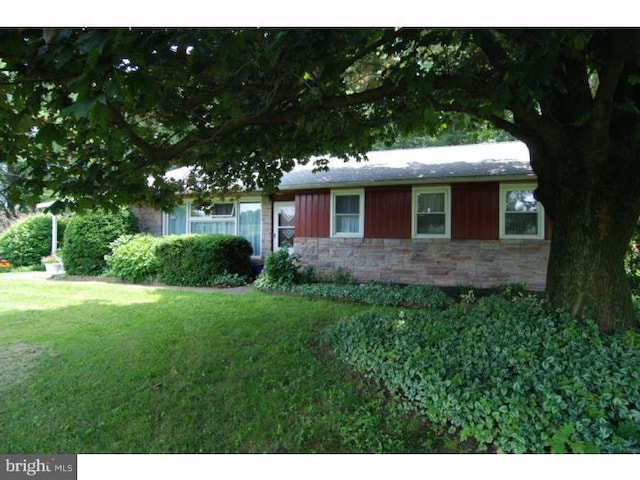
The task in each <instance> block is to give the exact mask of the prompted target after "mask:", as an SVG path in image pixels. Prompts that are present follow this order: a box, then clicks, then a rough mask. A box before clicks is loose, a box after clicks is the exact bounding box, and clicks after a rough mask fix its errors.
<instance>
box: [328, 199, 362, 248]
mask: <svg viewBox="0 0 640 480" xmlns="http://www.w3.org/2000/svg"><path fill="white" fill-rule="evenodd" d="M331 236H332V237H360V238H361V237H363V236H364V190H333V191H332V192H331Z"/></svg>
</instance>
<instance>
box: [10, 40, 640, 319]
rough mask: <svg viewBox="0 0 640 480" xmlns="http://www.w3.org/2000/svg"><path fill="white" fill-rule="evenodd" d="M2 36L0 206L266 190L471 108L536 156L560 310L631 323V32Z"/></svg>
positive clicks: (637, 54)
mask: <svg viewBox="0 0 640 480" xmlns="http://www.w3.org/2000/svg"><path fill="white" fill-rule="evenodd" d="M0 44H1V45H2V47H3V49H2V52H3V54H2V60H1V62H2V63H0V69H1V71H2V76H1V79H0V89H1V91H2V95H1V96H0V129H2V130H1V135H2V144H1V148H2V150H1V152H2V153H1V155H2V158H3V159H4V161H5V162H6V164H7V165H8V167H9V168H10V170H11V172H12V176H11V177H9V178H10V179H12V180H11V181H10V182H9V183H8V189H7V198H8V199H9V200H11V201H14V202H15V201H17V200H19V199H22V200H24V199H34V198H37V197H38V196H40V195H41V194H42V193H43V192H44V191H46V190H50V191H51V192H52V193H54V194H55V195H56V197H57V198H59V199H60V200H61V201H64V202H68V203H71V204H72V205H74V206H79V207H83V206H84V207H86V206H95V205H105V204H107V205H108V204H110V203H111V204H121V203H129V202H142V201H146V202H149V203H152V204H155V205H158V206H161V207H168V206H169V205H171V203H172V202H173V201H175V198H176V197H175V195H176V192H177V191H178V187H179V186H178V185H176V184H173V183H171V182H168V181H166V180H165V179H164V177H163V175H164V173H165V171H166V170H167V169H168V168H170V167H175V166H180V165H194V166H197V168H198V175H199V179H200V183H199V185H200V186H201V188H202V189H203V190H204V191H212V190H216V191H218V190H223V191H224V190H227V189H233V188H236V187H237V185H238V184H239V183H241V184H242V185H244V186H246V187H248V188H252V187H260V188H263V189H265V190H267V191H268V190H272V189H275V188H276V187H277V184H278V180H279V178H280V175H281V173H282V172H283V171H287V170H290V169H291V168H292V167H293V166H294V165H295V163H296V162H308V161H309V160H310V159H311V158H312V157H314V158H316V160H315V161H316V162H317V164H318V167H320V168H321V167H322V166H323V162H322V160H318V159H317V158H318V157H319V158H321V157H322V155H326V154H331V155H334V156H342V157H345V158H347V157H354V158H362V157H363V156H364V154H365V153H366V152H367V151H368V150H370V149H371V148H372V147H373V145H375V144H376V142H387V143H393V142H394V141H395V140H396V139H397V138H398V136H399V135H407V134H409V135H424V134H428V133H430V132H433V131H434V130H435V129H437V128H438V126H439V125H441V123H442V118H443V115H449V114H453V113H464V114H467V115H470V116H471V117H473V118H478V119H482V120H485V121H488V122H490V123H491V124H492V125H494V126H495V127H496V128H499V129H502V130H504V131H506V132H508V133H509V134H510V135H512V136H514V137H516V138H519V139H521V140H523V141H524V142H526V143H527V145H528V147H529V150H530V152H531V164H532V167H533V169H534V171H535V173H536V175H537V177H538V190H537V196H538V199H539V200H540V201H541V202H542V203H543V204H544V206H545V209H546V212H547V213H548V214H549V216H550V218H551V220H552V222H553V240H552V247H551V256H550V262H549V274H548V289H549V293H550V297H551V298H552V300H553V301H554V302H555V303H556V304H558V305H560V306H564V307H566V308H569V309H570V310H571V311H572V312H574V313H578V312H584V311H585V309H587V310H589V311H590V312H595V313H593V315H594V316H596V317H597V318H599V319H602V322H605V319H606V322H609V324H606V325H605V323H601V328H603V330H611V329H615V328H621V326H622V328H626V327H628V326H629V325H635V324H636V320H634V319H633V318H635V317H634V315H633V307H632V305H631V299H630V294H629V290H628V286H627V287H626V289H625V287H624V285H623V283H624V282H625V281H626V280H625V279H624V272H623V268H622V259H623V256H624V248H625V247H626V245H627V244H628V242H629V238H630V237H631V234H632V231H633V227H634V226H635V222H636V219H637V218H638V216H639V215H640V168H638V153H639V148H640V122H638V119H639V117H638V114H639V109H638V104H639V101H640V65H639V58H640V30H631V29H614V30H607V29H596V30H586V29H567V30H563V29H552V30H549V29H535V30H526V29H504V30H501V29H418V28H409V29H386V28H385V29H53V30H52V29H44V30H42V29H37V30H5V31H2V32H0ZM150 179H152V181H150ZM594 272H597V274H596V273H594ZM598 289H599V290H600V291H598ZM607 298H608V299H609V300H606V299H607Z"/></svg>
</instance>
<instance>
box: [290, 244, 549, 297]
mask: <svg viewBox="0 0 640 480" xmlns="http://www.w3.org/2000/svg"><path fill="white" fill-rule="evenodd" d="M549 246H550V242H548V241H543V240H533V241H532V240H491V241H485V240H410V239H406V240H405V239H374V238H365V239H361V238H360V239H343V238H340V239H338V238H300V237H296V239H295V252H296V254H299V255H300V257H301V262H302V263H303V265H305V266H311V267H313V269H314V270H315V271H316V273H318V274H320V275H323V274H324V275H326V274H329V273H331V272H332V271H334V270H335V269H336V268H338V267H342V268H344V269H346V270H347V271H348V272H350V273H351V274H352V275H353V276H354V277H355V278H356V279H357V280H358V281H369V280H373V281H377V282H393V283H404V284H430V285H435V286H439V287H454V286H458V285H470V286H471V285H472V286H475V287H477V288H489V287H493V286H496V285H502V284H509V283H517V282H523V281H524V282H526V284H527V288H529V289H531V290H544V288H545V283H546V272H547V261H548V258H549Z"/></svg>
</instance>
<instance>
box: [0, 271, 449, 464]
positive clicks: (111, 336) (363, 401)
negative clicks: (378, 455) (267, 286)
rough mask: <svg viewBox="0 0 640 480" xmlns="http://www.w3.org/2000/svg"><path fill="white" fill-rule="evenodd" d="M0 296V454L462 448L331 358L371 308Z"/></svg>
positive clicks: (87, 292)
mask: <svg viewBox="0 0 640 480" xmlns="http://www.w3.org/2000/svg"><path fill="white" fill-rule="evenodd" d="M0 292H2V293H1V297H0V371H2V372H3V375H2V376H1V377H0V451H3V452H16V453H17V452H20V453H30V452H33V453H39V452H56V453H115V452H123V453H133V452H135V453H184V452H190V453H194V452H208V453H213V452H215V453H220V452H359V451H362V452H383V451H384V452H392V451H395V452H406V451H449V450H450V449H452V448H453V449H456V446H455V445H451V444H449V443H447V441H446V440H442V439H441V437H439V436H437V435H435V434H434V433H433V432H430V431H429V430H428V429H426V428H425V425H424V424H423V423H421V422H420V420H419V419H416V418H410V417H407V416H406V415H403V414H400V413H398V412H397V411H396V410H395V409H394V408H393V406H392V405H390V404H389V402H388V401H387V399H386V398H385V396H384V393H383V392H382V391H381V390H379V389H378V388H377V387H375V386H372V385H368V384H365V383H363V381H362V380H361V379H360V378H358V377H356V376H354V375H353V374H352V373H351V372H350V371H349V370H348V369H347V368H346V367H344V366H342V365H341V364H339V363H338V362H337V361H335V360H333V359H332V358H331V357H330V356H329V355H327V354H325V353H323V348H322V346H321V345H320V344H319V343H318V339H319V338H320V336H321V333H322V331H323V330H324V329H325V328H326V327H327V326H328V325H330V324H332V323H334V322H335V321H337V320H338V319H339V318H342V317H344V316H346V315H351V314H354V313H357V312H361V311H364V310H369V309H371V308H372V307H364V306H357V305H350V304H345V303H337V302H330V301H325V300H313V299H302V298H299V297H287V296H279V295H270V294H266V293H260V292H250V293H246V294H243V295H240V296H238V295H230V294H227V293H202V292H192V291H182V290H171V289H158V288H150V287H140V286H131V285H115V284H103V283H79V282H66V281H45V280H31V279H26V278H24V275H21V274H3V275H0Z"/></svg>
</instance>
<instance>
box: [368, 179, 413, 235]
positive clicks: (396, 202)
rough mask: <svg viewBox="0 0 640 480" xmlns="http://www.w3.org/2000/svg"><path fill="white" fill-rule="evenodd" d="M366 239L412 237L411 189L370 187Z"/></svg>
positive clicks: (402, 187) (403, 187)
mask: <svg viewBox="0 0 640 480" xmlns="http://www.w3.org/2000/svg"><path fill="white" fill-rule="evenodd" d="M364 235H365V237H366V238H410V237H411V187H409V186H406V187H405V186H400V187H369V188H367V189H366V190H365V219H364Z"/></svg>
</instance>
